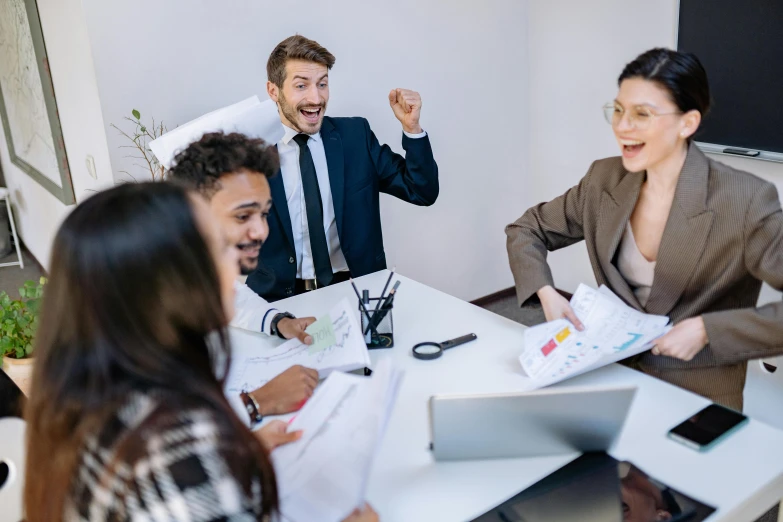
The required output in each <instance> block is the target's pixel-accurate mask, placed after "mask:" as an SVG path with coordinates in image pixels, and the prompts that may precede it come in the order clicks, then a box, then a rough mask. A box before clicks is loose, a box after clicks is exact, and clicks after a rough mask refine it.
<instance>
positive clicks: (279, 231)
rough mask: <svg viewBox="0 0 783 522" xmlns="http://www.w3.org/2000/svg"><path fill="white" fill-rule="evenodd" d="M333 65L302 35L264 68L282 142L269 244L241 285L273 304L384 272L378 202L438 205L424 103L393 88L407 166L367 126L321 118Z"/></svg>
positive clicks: (281, 47) (331, 58)
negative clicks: (384, 197) (422, 120)
mask: <svg viewBox="0 0 783 522" xmlns="http://www.w3.org/2000/svg"><path fill="white" fill-rule="evenodd" d="M334 62H335V58H334V56H333V55H332V54H331V53H330V52H329V51H327V50H326V49H325V48H323V47H321V46H320V45H319V44H318V43H317V42H314V41H313V40H309V39H307V38H305V37H303V36H299V35H297V36H292V37H290V38H287V39H286V40H283V41H282V42H281V43H280V44H279V45H278V46H277V47H276V48H275V50H274V51H272V54H271V55H270V57H269V61H268V62H267V76H268V80H269V81H268V82H267V92H268V93H269V97H270V98H271V99H272V100H274V101H275V102H276V103H277V106H278V110H279V113H280V119H281V121H282V123H283V126H284V129H285V135H284V137H283V139H282V140H280V142H278V143H277V150H278V153H279V154H280V172H279V173H278V175H277V176H274V177H273V178H271V179H270V180H269V183H270V187H271V191H272V199H273V202H274V205H273V210H272V212H271V214H270V216H269V229H270V234H269V239H268V240H267V241H266V242H265V243H264V245H263V247H262V249H261V262H260V263H259V265H258V268H257V269H256V270H255V271H254V272H253V273H252V274H250V275H249V276H248V278H247V285H248V286H249V287H250V288H252V289H253V290H254V291H256V292H257V293H258V294H259V295H261V296H262V297H264V298H266V299H267V300H270V301H273V300H276V299H281V298H284V297H288V296H291V295H294V294H299V293H303V292H306V291H309V290H314V289H316V288H320V287H322V286H327V285H330V284H333V283H337V282H341V281H345V280H347V279H348V278H349V277H351V276H352V277H359V276H362V275H365V274H369V273H371V272H375V271H377V270H382V269H384V268H386V254H385V252H384V249H383V234H382V231H381V216H380V208H379V193H380V192H384V193H386V194H391V195H393V196H396V197H398V198H400V199H402V200H404V201H408V202H410V203H413V204H415V205H432V204H433V203H434V202H435V200H436V199H437V197H438V166H437V164H436V163H435V159H434V158H433V155H432V148H431V146H430V140H429V137H428V136H427V133H426V132H424V131H423V130H422V128H421V126H420V125H419V116H420V114H421V97H420V96H419V94H418V93H417V92H414V91H410V90H406V89H393V90H392V91H391V92H390V93H389V105H390V106H391V108H392V110H393V111H394V115H395V116H396V117H397V119H398V120H399V121H400V123H401V124H402V130H403V137H402V147H403V149H405V151H406V157H402V156H401V155H399V154H396V153H394V152H393V151H392V150H391V149H390V148H389V147H388V146H387V145H381V144H380V143H378V139H377V138H376V137H375V134H373V132H372V130H371V129H370V125H369V123H368V122H367V120H366V119H364V118H331V117H326V116H324V113H325V111H326V105H327V103H328V101H329V70H330V69H331V68H332V66H333V65H334Z"/></svg>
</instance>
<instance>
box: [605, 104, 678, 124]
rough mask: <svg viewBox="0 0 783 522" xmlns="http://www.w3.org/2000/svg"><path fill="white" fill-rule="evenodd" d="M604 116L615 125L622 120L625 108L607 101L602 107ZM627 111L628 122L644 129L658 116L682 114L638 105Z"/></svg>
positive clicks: (609, 122)
mask: <svg viewBox="0 0 783 522" xmlns="http://www.w3.org/2000/svg"><path fill="white" fill-rule="evenodd" d="M603 110H604V118H606V122H607V123H608V124H610V125H611V126H612V127H616V126H617V125H619V124H620V122H621V121H622V120H623V115H625V113H626V110H625V109H624V108H623V107H622V106H621V105H619V104H617V103H612V102H609V103H607V104H606V105H604V107H603ZM627 112H628V123H629V124H630V125H631V126H632V127H634V128H636V129H639V130H644V129H646V128H648V127H649V126H650V124H651V123H652V121H653V120H654V119H655V118H657V117H658V116H670V115H672V114H682V112H680V111H676V112H658V113H656V112H654V111H653V110H652V109H650V108H649V107H645V106H643V105H638V106H636V107H633V108H632V109H630V110H629V111H627Z"/></svg>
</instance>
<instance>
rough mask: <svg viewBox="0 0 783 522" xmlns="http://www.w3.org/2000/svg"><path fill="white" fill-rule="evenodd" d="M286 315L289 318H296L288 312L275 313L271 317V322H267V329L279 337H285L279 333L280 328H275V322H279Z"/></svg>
mask: <svg viewBox="0 0 783 522" xmlns="http://www.w3.org/2000/svg"><path fill="white" fill-rule="evenodd" d="M286 317H287V318H289V319H296V316H295V315H294V314H292V313H290V312H280V313H279V314H276V315H275V316H274V317H273V318H272V322H271V323H269V331H270V332H271V333H272V335H276V336H278V337H279V338H281V339H285V337H284V336H283V334H281V333H280V330H278V329H277V323H279V322H280V321H282V320H283V319H285V318H286Z"/></svg>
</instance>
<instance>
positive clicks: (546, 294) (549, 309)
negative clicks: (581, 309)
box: [536, 285, 585, 332]
mask: <svg viewBox="0 0 783 522" xmlns="http://www.w3.org/2000/svg"><path fill="white" fill-rule="evenodd" d="M536 294H537V295H538V298H539V299H540V300H541V307H542V308H543V309H544V315H545V316H546V320H547V322H548V321H554V320H555V319H568V320H569V321H571V324H573V325H574V326H575V327H576V329H577V330H579V331H580V332H581V331H583V330H584V329H585V327H584V325H583V324H582V321H580V320H579V318H578V317H577V316H576V313H574V309H573V308H571V303H569V302H568V299H566V298H565V297H563V296H562V295H560V293H559V292H558V291H557V290H555V289H554V288H552V287H551V286H549V285H547V286H545V287H543V288H541V290H539V291H538V292H536Z"/></svg>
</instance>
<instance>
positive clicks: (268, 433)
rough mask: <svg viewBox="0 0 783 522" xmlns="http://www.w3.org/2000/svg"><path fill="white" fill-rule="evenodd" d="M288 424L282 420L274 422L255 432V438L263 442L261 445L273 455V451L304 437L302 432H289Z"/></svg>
mask: <svg viewBox="0 0 783 522" xmlns="http://www.w3.org/2000/svg"><path fill="white" fill-rule="evenodd" d="M287 430H288V423H286V422H283V421H281V420H273V421H272V422H270V423H269V424H267V425H265V426H264V427H263V428H260V429H259V430H257V431H256V432H255V436H256V437H258V440H259V441H261V445H262V446H264V448H265V449H266V451H267V452H268V453H271V452H272V450H273V449H275V448H277V447H279V446H282V445H284V444H288V443H289V442H294V441H295V440H299V439H300V438H301V437H302V431H301V430H297V431H287Z"/></svg>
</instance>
